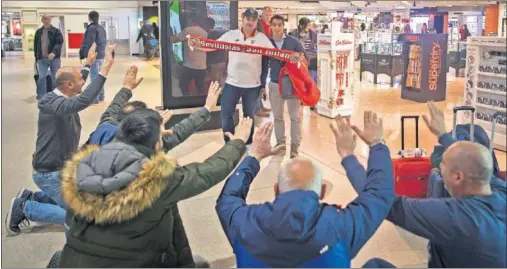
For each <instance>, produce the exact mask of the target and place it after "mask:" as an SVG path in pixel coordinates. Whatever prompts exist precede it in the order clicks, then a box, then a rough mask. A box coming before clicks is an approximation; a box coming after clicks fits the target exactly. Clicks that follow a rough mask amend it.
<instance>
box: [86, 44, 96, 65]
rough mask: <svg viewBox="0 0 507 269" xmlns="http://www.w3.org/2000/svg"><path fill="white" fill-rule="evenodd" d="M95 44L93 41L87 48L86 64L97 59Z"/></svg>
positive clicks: (90, 63)
mask: <svg viewBox="0 0 507 269" xmlns="http://www.w3.org/2000/svg"><path fill="white" fill-rule="evenodd" d="M96 50H97V44H95V43H93V44H92V46H91V47H90V49H89V50H88V56H87V57H86V65H92V64H93V63H94V62H95V59H97V51H96Z"/></svg>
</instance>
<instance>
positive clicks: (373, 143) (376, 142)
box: [370, 138, 386, 148]
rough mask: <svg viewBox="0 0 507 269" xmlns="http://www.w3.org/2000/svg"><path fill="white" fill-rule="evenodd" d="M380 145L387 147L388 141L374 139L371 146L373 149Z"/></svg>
mask: <svg viewBox="0 0 507 269" xmlns="http://www.w3.org/2000/svg"><path fill="white" fill-rule="evenodd" d="M378 144H382V145H385V144H386V141H385V140H384V138H376V139H374V140H373V141H372V142H371V144H370V148H373V147H374V146H376V145H378Z"/></svg>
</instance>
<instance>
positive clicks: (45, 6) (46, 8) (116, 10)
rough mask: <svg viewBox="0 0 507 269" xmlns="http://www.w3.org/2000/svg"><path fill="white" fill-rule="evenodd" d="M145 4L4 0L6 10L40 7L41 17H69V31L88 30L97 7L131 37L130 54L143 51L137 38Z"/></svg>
mask: <svg viewBox="0 0 507 269" xmlns="http://www.w3.org/2000/svg"><path fill="white" fill-rule="evenodd" d="M150 3H151V2H150ZM142 5H143V4H142V2H139V1H50V2H44V1H2V10H3V11H17V12H19V11H21V10H37V13H38V17H40V15H42V14H43V13H46V14H48V15H50V16H65V17H66V18H65V22H64V23H65V28H66V30H65V32H67V29H70V30H71V31H72V32H76V33H79V32H83V33H84V30H85V29H84V28H83V24H84V22H87V21H88V18H87V15H88V12H90V11H91V10H96V11H97V12H99V14H100V16H101V17H113V18H114V19H115V20H117V22H118V27H117V29H118V38H119V39H130V44H129V46H130V53H139V45H138V44H136V42H135V39H136V38H137V35H138V29H137V24H138V22H137V21H138V20H137V19H138V17H139V16H142V11H140V7H141V6H142ZM73 16H74V17H73ZM67 17H68V18H67ZM83 18H84V19H83ZM63 34H64V35H66V33H63Z"/></svg>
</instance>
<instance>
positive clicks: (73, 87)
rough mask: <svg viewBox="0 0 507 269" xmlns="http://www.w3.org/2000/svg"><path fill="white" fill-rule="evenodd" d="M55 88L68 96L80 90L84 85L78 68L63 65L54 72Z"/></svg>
mask: <svg viewBox="0 0 507 269" xmlns="http://www.w3.org/2000/svg"><path fill="white" fill-rule="evenodd" d="M55 84H56V88H58V89H59V90H60V91H61V92H62V93H64V94H65V95H66V96H68V97H72V96H74V95H76V94H78V93H80V92H81V89H82V88H83V85H84V80H83V79H82V76H81V72H80V70H79V68H77V67H73V66H64V67H61V68H60V69H58V71H57V72H56V81H55Z"/></svg>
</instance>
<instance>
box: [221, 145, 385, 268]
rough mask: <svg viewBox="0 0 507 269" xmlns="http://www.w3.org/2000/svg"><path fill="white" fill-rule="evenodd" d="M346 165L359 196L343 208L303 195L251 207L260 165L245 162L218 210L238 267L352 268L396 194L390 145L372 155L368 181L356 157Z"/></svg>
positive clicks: (310, 193) (312, 194)
mask: <svg viewBox="0 0 507 269" xmlns="http://www.w3.org/2000/svg"><path fill="white" fill-rule="evenodd" d="M342 165H343V166H344V167H345V169H346V170H347V173H348V175H349V179H350V181H351V183H352V186H354V188H355V190H356V191H357V192H358V194H359V196H358V197H357V198H356V199H355V200H353V201H352V202H351V203H350V204H349V205H348V206H347V207H346V208H344V209H340V208H337V207H336V206H334V205H328V204H324V203H320V201H319V197H318V196H317V194H316V193H315V192H313V191H302V190H295V191H290V192H286V193H282V194H280V195H278V197H277V198H276V199H275V201H274V202H266V203H264V204H257V205H247V204H246V201H245V199H246V196H247V194H248V190H249V188H250V184H251V183H252V181H253V179H254V178H255V176H256V175H257V173H258V172H259V162H258V161H257V160H256V159H255V158H253V157H246V158H245V159H244V160H243V162H242V163H241V164H240V165H239V166H238V168H237V169H236V170H235V171H234V172H233V174H232V175H231V176H230V178H229V179H228V180H227V182H226V183H225V186H224V189H223V190H222V193H221V194H220V196H219V198H218V200H217V205H216V211H217V213H218V217H219V219H220V222H221V224H222V228H223V229H224V231H225V233H226V235H227V238H228V239H229V242H230V244H231V246H232V248H233V249H234V253H235V254H236V262H237V264H236V265H237V267H239V268H241V267H350V260H351V259H353V258H354V257H355V256H356V254H357V253H358V252H359V250H360V249H361V248H362V247H363V245H364V244H365V243H366V242H367V241H368V239H370V237H371V236H372V235H373V234H374V233H375V231H376V230H377V228H378V227H379V226H380V224H381V223H382V221H383V220H384V219H385V217H386V216H387V214H388V212H389V209H390V208H391V205H392V201H393V199H394V196H395V195H394V184H393V180H392V179H393V171H392V164H391V157H390V153H389V149H388V148H387V147H386V146H384V145H376V146H374V147H373V148H372V149H371V150H370V158H369V160H368V173H367V176H366V175H365V174H364V173H356V171H357V170H358V169H357V167H361V168H362V166H361V164H360V163H359V162H358V160H357V158H356V157H355V156H349V157H347V158H345V159H343V161H342ZM363 171H364V170H363ZM355 181H360V182H355ZM356 186H362V187H361V188H360V189H358V188H356Z"/></svg>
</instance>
